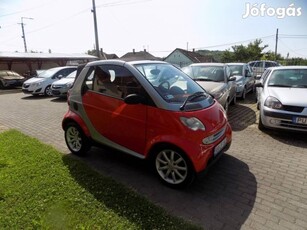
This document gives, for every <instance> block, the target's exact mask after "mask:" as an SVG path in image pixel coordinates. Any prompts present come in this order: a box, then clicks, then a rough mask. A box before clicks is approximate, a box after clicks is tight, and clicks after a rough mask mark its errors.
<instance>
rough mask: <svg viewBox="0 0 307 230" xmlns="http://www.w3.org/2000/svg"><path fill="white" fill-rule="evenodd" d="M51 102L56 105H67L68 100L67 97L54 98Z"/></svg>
mask: <svg viewBox="0 0 307 230" xmlns="http://www.w3.org/2000/svg"><path fill="white" fill-rule="evenodd" d="M51 102H55V103H63V102H64V103H67V98H66V97H54V98H52V99H51Z"/></svg>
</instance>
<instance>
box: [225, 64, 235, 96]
mask: <svg viewBox="0 0 307 230" xmlns="http://www.w3.org/2000/svg"><path fill="white" fill-rule="evenodd" d="M225 75H226V83H227V88H228V91H229V98H230V101H232V100H233V99H234V98H235V97H236V81H235V77H231V70H230V68H229V66H225Z"/></svg>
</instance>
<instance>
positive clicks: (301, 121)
mask: <svg viewBox="0 0 307 230" xmlns="http://www.w3.org/2000/svg"><path fill="white" fill-rule="evenodd" d="M293 122H294V123H296V124H305V125H307V117H293Z"/></svg>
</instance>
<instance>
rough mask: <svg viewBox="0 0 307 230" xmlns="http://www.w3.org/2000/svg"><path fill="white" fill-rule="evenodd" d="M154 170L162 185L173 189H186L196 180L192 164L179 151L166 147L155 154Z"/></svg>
mask: <svg viewBox="0 0 307 230" xmlns="http://www.w3.org/2000/svg"><path fill="white" fill-rule="evenodd" d="M153 163H154V169H155V172H156V174H157V175H158V177H159V178H160V180H161V181H162V183H164V184H166V185H167V186H169V187H171V188H176V189H178V188H185V187H187V186H189V185H191V184H192V182H193V181H194V179H195V171H194V168H193V167H192V163H191V162H190V160H189V159H188V158H187V157H186V155H185V154H184V153H183V152H182V151H181V150H179V149H177V148H174V147H167V146H164V147H163V148H159V149H158V150H157V151H156V152H155V154H154V160H153Z"/></svg>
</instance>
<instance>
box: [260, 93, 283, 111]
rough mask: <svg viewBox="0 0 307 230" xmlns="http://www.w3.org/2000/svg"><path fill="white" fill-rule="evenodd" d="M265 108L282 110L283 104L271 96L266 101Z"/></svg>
mask: <svg viewBox="0 0 307 230" xmlns="http://www.w3.org/2000/svg"><path fill="white" fill-rule="evenodd" d="M264 106H266V107H269V108H271V109H282V107H283V106H282V104H281V102H280V101H279V100H278V99H277V98H275V97H271V96H269V97H268V98H267V99H266V100H265V102H264Z"/></svg>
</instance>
